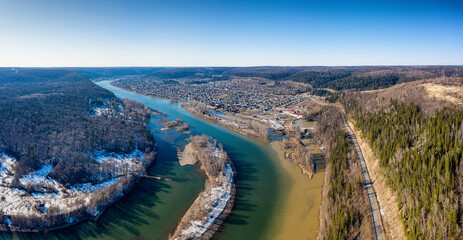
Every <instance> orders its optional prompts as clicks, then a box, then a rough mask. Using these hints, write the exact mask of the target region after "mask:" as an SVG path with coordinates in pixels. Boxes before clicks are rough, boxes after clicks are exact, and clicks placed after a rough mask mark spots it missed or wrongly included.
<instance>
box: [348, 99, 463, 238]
mask: <svg viewBox="0 0 463 240" xmlns="http://www.w3.org/2000/svg"><path fill="white" fill-rule="evenodd" d="M343 104H344V106H345V108H346V110H347V111H348V112H350V113H351V115H352V116H353V118H354V120H355V122H356V125H357V127H358V128H359V129H361V130H362V132H363V135H364V137H366V139H368V140H369V143H370V145H371V147H372V149H373V150H374V152H375V154H376V155H377V157H378V158H379V162H380V165H381V166H382V168H383V169H384V170H385V176H386V177H387V179H388V184H389V185H390V187H391V188H392V189H393V190H395V191H396V192H397V193H398V205H399V209H401V211H400V212H401V217H402V220H403V223H404V225H405V230H406V234H407V237H408V238H409V239H461V238H462V237H463V236H462V227H463V226H462V213H463V211H462V210H463V209H462V206H463V205H462V200H463V198H462V197H463V161H462V160H463V158H462V157H463V156H462V151H463V124H462V123H463V111H462V110H460V109H457V108H454V107H442V108H441V109H439V110H437V111H435V112H434V113H432V114H423V110H422V109H421V108H420V107H418V106H416V105H415V104H414V103H410V104H407V105H405V104H404V103H402V102H399V101H397V100H391V102H390V107H389V108H388V109H383V110H379V111H375V112H367V111H365V110H363V109H362V107H361V106H360V104H359V103H358V102H357V101H355V100H352V99H351V100H348V101H344V103H343Z"/></svg>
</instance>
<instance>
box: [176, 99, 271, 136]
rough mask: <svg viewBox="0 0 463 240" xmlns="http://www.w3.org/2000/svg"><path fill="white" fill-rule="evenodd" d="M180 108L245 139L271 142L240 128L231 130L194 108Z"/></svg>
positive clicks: (226, 125) (185, 106)
mask: <svg viewBox="0 0 463 240" xmlns="http://www.w3.org/2000/svg"><path fill="white" fill-rule="evenodd" d="M181 106H182V108H183V109H185V110H187V111H188V112H190V113H191V114H193V115H195V116H197V117H200V118H202V119H204V120H206V121H209V122H212V123H216V124H219V125H220V126H223V127H226V128H228V129H230V130H232V131H234V132H237V133H239V134H242V135H244V136H246V137H249V138H253V139H257V140H260V141H263V142H266V143H270V142H271V141H270V139H269V138H263V137H260V136H258V135H257V134H252V133H250V132H248V131H245V130H244V129H241V128H233V127H231V126H230V125H228V124H225V123H223V122H221V121H219V120H217V119H215V118H213V117H209V116H207V115H204V114H199V113H198V112H197V109H195V108H193V107H191V106H187V105H186V104H184V103H182V104H181Z"/></svg>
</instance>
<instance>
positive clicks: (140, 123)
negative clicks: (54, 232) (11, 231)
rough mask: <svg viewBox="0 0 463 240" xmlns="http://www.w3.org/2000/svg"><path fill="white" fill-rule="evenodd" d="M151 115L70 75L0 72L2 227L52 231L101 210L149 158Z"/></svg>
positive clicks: (151, 155)
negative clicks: (148, 122) (65, 223)
mask: <svg viewBox="0 0 463 240" xmlns="http://www.w3.org/2000/svg"><path fill="white" fill-rule="evenodd" d="M149 113H150V112H149V110H148V109H147V108H146V107H144V105H142V104H140V103H138V102H134V101H128V100H125V101H123V102H121V101H120V100H118V99H117V98H116V97H115V96H114V95H113V94H112V93H111V92H109V91H107V90H105V89H103V88H101V87H99V86H97V85H95V84H93V83H92V82H91V81H89V80H88V79H86V78H84V77H82V76H81V75H79V74H77V73H75V72H73V71H70V70H56V69H11V68H3V69H0V125H1V126H2V128H1V129H0V158H1V161H0V183H1V186H0V187H1V192H2V193H3V195H2V197H3V201H2V202H1V204H0V205H1V209H2V210H1V211H0V215H1V218H0V219H2V222H0V227H11V228H12V227H15V228H19V229H29V230H30V229H35V228H36V227H39V226H40V228H47V227H55V226H57V225H58V226H59V225H62V224H63V222H65V221H68V223H72V222H75V221H77V219H79V220H80V219H81V218H84V217H85V216H86V214H90V215H92V214H93V213H91V211H87V213H85V212H86V210H85V209H93V210H94V211H96V212H99V210H103V209H104V206H105V205H107V204H108V203H109V202H111V201H114V199H116V198H117V197H115V196H120V194H121V193H122V192H123V191H125V190H127V187H128V185H131V183H132V182H133V177H134V176H135V175H136V174H139V173H140V171H143V170H144V168H145V167H146V166H147V165H148V164H149V163H150V162H151V161H152V160H153V159H154V156H155V142H154V139H153V138H152V136H151V135H150V134H149V132H148V130H147V129H146V126H147V120H148V118H149ZM116 185H117V186H116ZM109 187H111V191H109V190H108V189H109ZM104 189H106V190H107V191H103V192H102V194H106V193H108V194H109V195H107V196H106V197H101V196H100V197H97V198H95V199H93V198H92V196H93V195H85V194H90V193H92V192H99V190H104ZM89 191H90V192H89ZM48 194H52V195H53V196H54V197H52V198H47V196H48ZM82 194H84V195H85V196H87V197H89V198H88V199H89V201H90V200H92V202H91V203H90V202H85V203H84V202H82V199H83V198H85V196H83V195H82ZM113 194H116V195H113ZM18 195H21V196H22V197H21V198H20V199H21V200H18V199H15V197H17V196H18ZM74 197H75V199H74ZM61 198H62V199H67V200H63V201H64V202H59V199H61ZM79 198H80V199H81V200H79V201H80V202H75V201H76V199H79ZM72 199H74V202H72V201H71V202H69V200H72ZM50 200H53V201H58V202H57V203H56V202H55V203H53V204H52V203H51V202H49V201H50ZM66 201H68V202H66ZM31 202H32V204H31ZM69 204H71V205H69ZM42 205H43V207H44V208H43V209H42V210H37V209H39V208H38V207H39V206H42ZM70 206H72V207H70ZM83 209H84V210H83ZM3 216H4V217H3ZM64 216H68V219H67V220H65V219H63V217H64ZM69 216H73V218H76V219H75V220H73V218H71V219H70V218H69ZM5 219H7V220H5ZM3 224H6V225H5V226H3Z"/></svg>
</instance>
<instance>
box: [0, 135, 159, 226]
mask: <svg viewBox="0 0 463 240" xmlns="http://www.w3.org/2000/svg"><path fill="white" fill-rule="evenodd" d="M152 147H153V152H154V157H148V156H146V158H148V159H150V161H149V162H144V160H145V154H143V158H142V159H141V160H140V161H141V166H142V167H143V170H142V171H134V172H131V173H129V174H128V175H125V176H127V177H129V176H130V178H132V179H130V178H128V179H124V180H123V181H127V180H128V181H129V184H127V185H126V186H124V187H122V189H121V190H120V192H118V193H117V194H114V197H113V199H109V201H108V202H104V203H102V205H101V206H99V207H98V209H97V213H96V214H92V213H90V212H89V208H88V206H85V207H82V208H78V209H75V210H74V211H73V212H70V213H67V214H68V215H69V216H68V217H67V218H66V220H65V221H64V222H65V223H64V224H57V226H52V227H33V228H28V227H18V226H9V225H7V224H5V223H3V224H0V232H4V233H40V232H52V231H55V230H60V229H65V228H68V227H71V226H75V225H77V224H79V223H82V222H85V221H92V222H97V221H98V220H99V218H100V217H101V216H102V215H103V213H104V212H105V211H106V210H107V209H109V208H110V207H112V206H114V205H115V204H117V203H118V202H119V201H120V200H121V199H122V198H123V197H124V196H126V195H127V194H128V193H130V192H131V191H132V190H133V188H134V187H135V186H136V185H137V184H138V183H139V181H140V179H141V178H142V176H143V175H144V174H145V173H146V171H147V169H148V168H149V167H151V166H152V165H153V164H154V163H155V162H156V159H157V156H158V145H157V142H156V141H154V144H153V146H152ZM116 179H118V178H116ZM118 183H119V182H118V181H117V180H116V183H114V184H112V185H109V186H108V187H107V188H110V187H112V186H114V185H115V184H118ZM102 192H106V193H108V192H109V191H108V189H105V190H103V191H102ZM94 194H95V193H94ZM82 211H83V212H84V213H80V212H82ZM73 213H77V215H75V216H72V214H73ZM79 213H80V214H81V215H80V216H79V215H78V214H79ZM3 216H8V215H7V214H4V215H3ZM43 216H44V215H40V216H38V217H37V216H34V217H35V218H32V219H40V220H42V217H43ZM55 216H59V214H57V215H55ZM68 219H74V220H73V221H72V222H70V221H68ZM0 220H3V219H0Z"/></svg>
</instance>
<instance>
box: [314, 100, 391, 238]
mask: <svg viewBox="0 0 463 240" xmlns="http://www.w3.org/2000/svg"><path fill="white" fill-rule="evenodd" d="M311 100H313V101H314V102H316V103H318V104H320V105H325V106H326V105H331V106H334V107H336V108H337V109H338V110H339V112H341V116H342V121H343V123H344V126H345V127H346V129H347V132H348V133H349V137H350V138H351V139H352V143H353V144H354V147H355V152H356V153H357V156H358V158H359V160H360V166H361V167H362V174H363V180H364V183H365V188H366V190H367V196H368V201H369V202H370V209H371V215H372V217H373V227H374V230H375V237H376V239H377V240H383V239H386V237H385V236H384V232H385V231H384V229H383V225H382V223H381V210H380V208H379V204H378V201H377V198H376V193H375V190H374V189H373V183H372V182H371V179H370V173H369V172H368V168H367V164H366V163H365V159H364V158H363V153H362V150H361V149H360V147H359V144H358V142H357V137H356V136H355V134H354V132H353V131H352V129H351V128H350V127H349V124H348V123H347V119H346V116H345V115H344V111H343V109H342V107H340V106H336V105H334V104H327V103H322V102H319V101H318V100H316V99H314V98H312V99H311Z"/></svg>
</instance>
